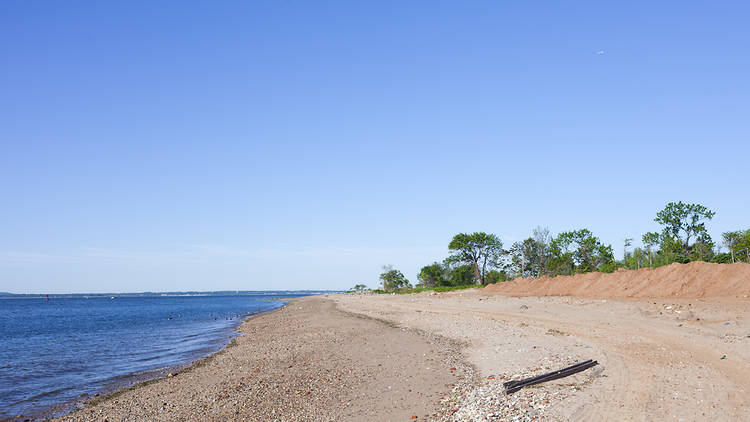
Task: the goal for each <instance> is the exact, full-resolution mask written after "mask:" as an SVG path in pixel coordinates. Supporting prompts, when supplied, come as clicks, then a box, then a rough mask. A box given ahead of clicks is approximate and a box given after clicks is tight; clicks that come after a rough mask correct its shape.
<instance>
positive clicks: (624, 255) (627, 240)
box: [622, 237, 633, 262]
mask: <svg viewBox="0 0 750 422" xmlns="http://www.w3.org/2000/svg"><path fill="white" fill-rule="evenodd" d="M632 244H633V238H632V237H627V238H625V241H624V242H623V246H622V262H625V260H626V259H628V248H629V247H630V245H632Z"/></svg>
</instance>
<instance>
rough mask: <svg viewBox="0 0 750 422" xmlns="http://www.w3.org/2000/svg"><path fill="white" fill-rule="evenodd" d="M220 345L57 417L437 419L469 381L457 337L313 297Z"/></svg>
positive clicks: (257, 320)
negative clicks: (190, 362) (448, 398)
mask: <svg viewBox="0 0 750 422" xmlns="http://www.w3.org/2000/svg"><path fill="white" fill-rule="evenodd" d="M240 331H241V332H242V333H243V334H244V335H243V336H240V337H238V338H236V339H235V341H234V344H233V345H231V346H230V347H228V348H226V349H225V350H224V351H222V352H220V353H218V354H216V355H214V356H212V357H210V358H208V359H206V360H204V361H202V362H200V363H199V364H197V365H195V366H193V367H192V368H189V369H187V370H184V371H182V372H179V373H177V374H175V375H174V376H172V377H168V378H164V379H161V380H159V381H155V382H151V383H146V384H145V385H138V386H135V387H133V388H131V389H128V390H125V391H123V392H120V393H116V394H114V395H111V396H109V397H106V398H103V399H100V400H98V402H95V403H90V404H89V405H87V406H86V407H85V408H84V409H82V410H79V411H77V412H74V413H72V414H69V415H67V416H65V417H63V418H59V420H65V421H93V420H96V421H102V420H109V421H143V420H152V421H154V420H163V421H167V420H248V421H267V420H278V421H310V420H316V421H327V420H380V421H388V420H392V421H399V420H413V419H415V417H416V418H418V419H419V420H425V419H439V418H441V417H442V416H441V415H440V414H439V413H438V412H439V411H440V400H441V398H442V397H443V396H444V395H445V394H446V393H447V392H449V391H450V390H451V389H452V388H453V386H454V385H457V384H461V383H462V382H463V383H466V382H467V381H465V380H469V381H473V372H472V368H471V367H470V366H467V365H465V364H463V363H462V360H461V359H462V358H461V353H460V348H459V346H458V345H457V344H456V343H454V342H451V341H447V340H445V339H442V338H440V337H437V336H431V335H429V334H427V333H417V332H416V331H414V330H407V329H402V328H397V327H394V326H393V325H392V324H389V323H386V322H383V321H379V320H376V319H373V318H370V317H365V316H361V315H352V314H348V313H346V312H342V311H341V310H339V309H337V307H336V305H335V304H334V302H333V301H332V300H330V299H326V298H322V297H310V298H304V299H300V300H296V301H295V302H292V303H291V304H290V305H288V306H286V307H284V308H281V309H279V310H276V311H273V312H269V313H267V314H264V315H260V316H257V317H254V318H250V319H249V320H247V321H246V322H244V323H243V325H242V326H241V329H240Z"/></svg>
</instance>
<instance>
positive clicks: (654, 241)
mask: <svg viewBox="0 0 750 422" xmlns="http://www.w3.org/2000/svg"><path fill="white" fill-rule="evenodd" d="M659 239H660V238H659V233H655V232H648V233H646V234H644V235H643V237H642V238H641V241H642V242H643V244H644V245H646V251H648V266H649V267H650V268H653V267H654V247H655V246H658V245H659Z"/></svg>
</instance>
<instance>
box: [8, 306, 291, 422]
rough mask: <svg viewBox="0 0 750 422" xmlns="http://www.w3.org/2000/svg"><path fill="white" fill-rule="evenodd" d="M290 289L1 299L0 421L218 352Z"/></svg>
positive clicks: (70, 400) (64, 402)
mask: <svg viewBox="0 0 750 422" xmlns="http://www.w3.org/2000/svg"><path fill="white" fill-rule="evenodd" d="M293 296H301V295H299V294H297V295H290V294H289V293H288V292H287V293H283V294H281V293H278V294H264V295H239V296H236V295H235V296H189V297H159V296H155V297H115V298H114V299H112V298H110V296H107V297H90V298H84V297H82V296H81V297H70V298H55V297H51V298H50V300H49V301H46V300H44V298H41V299H33V298H22V299H18V298H11V299H0V419H4V418H10V417H15V416H16V415H19V414H23V415H25V416H27V417H29V416H39V415H40V414H42V413H43V412H45V411H47V412H48V411H49V410H50V409H51V408H53V406H59V405H61V404H70V403H72V402H73V401H74V400H76V399H78V398H80V397H81V396H82V395H83V394H88V395H93V394H95V393H99V392H103V391H105V390H107V389H110V388H113V387H114V386H120V387H121V386H123V384H128V383H132V382H133V381H134V380H135V378H136V376H140V377H143V376H146V374H148V372H149V371H154V370H158V369H160V368H165V367H168V366H173V365H179V364H185V363H188V362H190V361H193V360H196V359H198V358H200V357H203V356H206V355H208V354H211V353H213V352H216V351H218V350H219V349H221V347H223V346H224V345H225V344H227V343H228V342H229V341H230V340H231V337H232V336H234V335H235V333H234V329H235V328H236V327H237V326H238V325H239V323H240V322H241V320H242V318H244V317H246V316H248V315H252V314H254V313H256V312H262V311H267V310H270V309H273V308H277V307H279V306H281V305H283V304H284V302H282V301H271V300H268V299H273V298H279V297H293Z"/></svg>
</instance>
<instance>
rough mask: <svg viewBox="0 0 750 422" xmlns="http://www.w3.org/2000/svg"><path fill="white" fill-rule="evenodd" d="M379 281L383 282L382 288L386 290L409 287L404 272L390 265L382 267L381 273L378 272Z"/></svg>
mask: <svg viewBox="0 0 750 422" xmlns="http://www.w3.org/2000/svg"><path fill="white" fill-rule="evenodd" d="M380 281H381V282H382V283H383V290H388V291H393V290H398V289H402V288H405V287H411V284H409V280H407V279H406V277H404V274H403V273H401V271H399V270H397V269H395V268H393V267H392V266H390V265H386V266H384V267H383V273H381V274H380Z"/></svg>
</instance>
